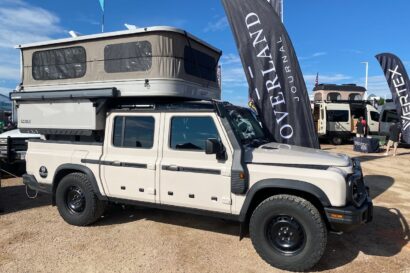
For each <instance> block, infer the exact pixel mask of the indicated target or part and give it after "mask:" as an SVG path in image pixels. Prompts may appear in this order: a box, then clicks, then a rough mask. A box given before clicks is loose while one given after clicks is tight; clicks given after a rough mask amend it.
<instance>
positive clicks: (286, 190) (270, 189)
mask: <svg viewBox="0 0 410 273" xmlns="http://www.w3.org/2000/svg"><path fill="white" fill-rule="evenodd" d="M277 194H290V195H295V196H299V197H302V198H304V199H306V200H307V201H309V202H311V203H312V204H313V205H314V206H315V207H316V208H317V209H318V210H319V212H320V213H321V214H322V215H324V214H323V213H324V208H325V207H330V206H331V203H330V200H329V198H328V197H327V195H326V194H325V193H324V192H323V191H322V190H321V189H320V188H319V187H317V186H315V185H313V184H310V183H307V182H303V181H298V180H290V179H265V180H261V181H259V182H257V183H255V184H254V185H253V186H252V187H251V188H250V189H249V191H248V193H247V196H246V199H245V202H244V203H243V206H242V209H241V212H240V214H239V221H240V222H242V223H244V222H247V221H248V220H249V218H250V216H251V215H252V212H253V210H254V209H255V208H256V207H257V206H258V205H259V204H260V203H261V202H262V201H263V200H265V199H266V198H269V197H270V196H273V195H277Z"/></svg>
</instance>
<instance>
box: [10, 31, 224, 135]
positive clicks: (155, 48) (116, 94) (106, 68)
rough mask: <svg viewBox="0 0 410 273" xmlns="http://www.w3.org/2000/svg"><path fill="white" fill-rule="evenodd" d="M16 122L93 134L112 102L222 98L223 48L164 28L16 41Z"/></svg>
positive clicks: (33, 129) (28, 128)
mask: <svg viewBox="0 0 410 273" xmlns="http://www.w3.org/2000/svg"><path fill="white" fill-rule="evenodd" d="M18 48H20V49H21V52H22V61H23V71H22V72H23V73H22V85H21V87H20V90H18V91H16V92H13V93H12V94H11V98H12V99H13V100H14V101H16V103H17V112H18V113H17V116H18V126H19V128H20V130H21V131H23V132H27V133H40V134H50V135H53V134H54V135H91V134H93V132H95V131H102V130H104V128H105V113H106V111H107V109H110V108H109V107H110V104H112V103H113V102H115V103H117V102H118V101H121V102H123V101H127V100H128V101H131V100H134V101H135V100H143V99H144V97H145V98H147V97H149V98H147V99H151V100H152V99H154V100H160V99H164V98H167V99H184V100H191V99H194V100H210V99H220V96H221V90H220V86H219V83H218V76H217V67H218V62H219V58H220V56H221V51H220V50H218V49H216V48H214V47H213V46H211V45H209V44H207V43H206V42H204V41H202V40H200V39H198V38H196V37H194V36H192V35H191V34H188V33H187V32H185V31H182V30H178V29H175V28H169V27H152V28H144V29H136V30H127V31H119V32H112V33H103V34H97V35H90V36H79V37H75V38H69V39H61V40H55V41H48V42H44V43H35V44H29V45H20V46H18Z"/></svg>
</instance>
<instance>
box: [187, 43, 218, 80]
mask: <svg viewBox="0 0 410 273" xmlns="http://www.w3.org/2000/svg"><path fill="white" fill-rule="evenodd" d="M184 66H185V72H186V73H187V74H189V75H192V76H195V77H198V78H201V79H205V80H208V81H211V82H216V80H217V73H216V72H217V66H218V60H216V59H215V58H214V57H212V56H210V55H208V54H206V53H203V52H201V51H199V50H196V49H193V48H191V47H188V46H186V47H185V49H184Z"/></svg>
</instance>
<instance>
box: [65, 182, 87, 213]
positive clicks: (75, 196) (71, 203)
mask: <svg viewBox="0 0 410 273" xmlns="http://www.w3.org/2000/svg"><path fill="white" fill-rule="evenodd" d="M65 196H66V198H65V202H66V206H67V209H68V210H69V211H70V212H71V213H72V214H80V213H82V212H84V209H85V206H86V201H85V200H86V199H85V195H84V191H83V190H82V189H81V188H80V187H77V186H71V187H69V188H68V189H67V192H66V195H65Z"/></svg>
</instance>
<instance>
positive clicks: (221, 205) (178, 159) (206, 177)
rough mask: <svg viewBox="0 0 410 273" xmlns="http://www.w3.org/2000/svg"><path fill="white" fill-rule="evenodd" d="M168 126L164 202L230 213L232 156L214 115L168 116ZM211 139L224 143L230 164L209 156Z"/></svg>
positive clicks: (162, 170)
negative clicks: (207, 142) (207, 145)
mask: <svg viewBox="0 0 410 273" xmlns="http://www.w3.org/2000/svg"><path fill="white" fill-rule="evenodd" d="M164 122H165V124H164V125H165V126H164V127H165V129H164V146H163V156H162V160H161V163H160V165H161V168H160V202H161V203H162V204H167V205H174V206H182V207H189V208H197V209H203V210H211V211H218V212H225V213H230V212H231V204H232V200H231V178H230V172H231V165H232V156H231V155H232V152H231V148H230V146H229V142H228V141H227V138H226V135H225V131H224V130H223V128H222V126H221V124H220V123H219V120H218V119H217V118H216V117H215V115H212V114H200V113H192V114H179V113H168V114H166V115H165V121H164ZM210 138H213V139H219V140H220V141H221V142H222V144H223V145H224V147H225V149H226V152H227V155H228V156H227V159H226V160H217V159H216V156H215V155H214V154H211V155H207V154H206V153H205V142H206V140H207V139H210Z"/></svg>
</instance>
